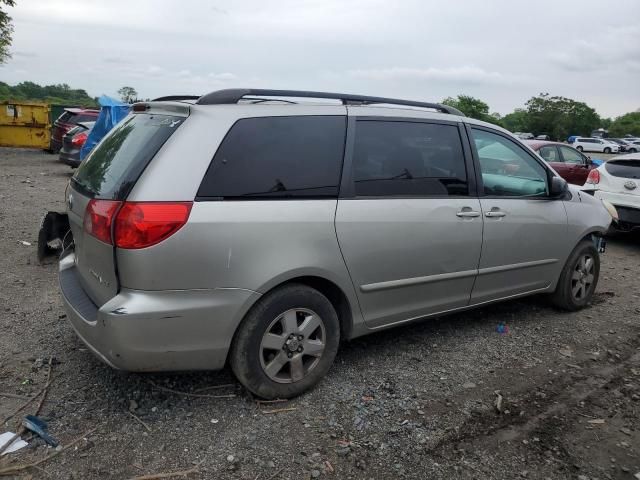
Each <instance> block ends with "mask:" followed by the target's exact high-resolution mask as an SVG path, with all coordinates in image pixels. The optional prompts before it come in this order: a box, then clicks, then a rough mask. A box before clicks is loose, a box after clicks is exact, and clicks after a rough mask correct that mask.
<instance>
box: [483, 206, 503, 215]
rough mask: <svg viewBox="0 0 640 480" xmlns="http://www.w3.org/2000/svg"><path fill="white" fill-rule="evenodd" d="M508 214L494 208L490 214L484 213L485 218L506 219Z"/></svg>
mask: <svg viewBox="0 0 640 480" xmlns="http://www.w3.org/2000/svg"><path fill="white" fill-rule="evenodd" d="M506 215H507V214H506V213H505V212H503V211H502V210H500V209H499V208H495V207H494V208H492V209H491V210H489V211H488V212H484V216H485V217H490V218H496V217H505V216H506Z"/></svg>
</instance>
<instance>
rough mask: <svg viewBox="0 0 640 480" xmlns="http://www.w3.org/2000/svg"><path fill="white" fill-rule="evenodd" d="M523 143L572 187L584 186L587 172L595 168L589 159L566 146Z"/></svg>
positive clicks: (532, 141) (549, 143)
mask: <svg viewBox="0 0 640 480" xmlns="http://www.w3.org/2000/svg"><path fill="white" fill-rule="evenodd" d="M524 143H526V144H527V145H528V146H529V147H531V148H532V149H533V150H535V151H536V152H538V154H539V155H540V156H541V157H542V158H543V159H544V160H545V161H546V162H547V163H548V164H549V165H551V166H552V167H553V169H554V170H555V171H556V172H558V173H559V174H560V176H561V177H562V178H564V179H565V180H566V181H567V182H569V183H573V184H574V185H581V186H582V185H584V183H585V182H586V181H587V176H588V175H589V172H590V171H591V170H593V169H594V168H596V165H594V164H593V162H592V161H591V158H589V157H587V156H586V155H584V154H583V153H582V152H579V151H578V150H576V149H575V148H573V147H571V146H569V145H567V144H564V143H559V142H547V141H539V140H531V141H525V142H524Z"/></svg>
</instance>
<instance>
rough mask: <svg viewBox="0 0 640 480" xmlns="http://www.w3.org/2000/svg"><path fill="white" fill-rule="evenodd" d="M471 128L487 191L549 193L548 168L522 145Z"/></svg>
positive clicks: (525, 193)
mask: <svg viewBox="0 0 640 480" xmlns="http://www.w3.org/2000/svg"><path fill="white" fill-rule="evenodd" d="M471 131H472V136H473V140H474V143H475V145H476V149H477V151H478V157H479V161H480V170H481V172H482V181H483V184H484V192H485V194H487V195H499V196H513V197H528V196H540V195H545V194H546V193H547V171H546V170H545V168H544V167H543V166H542V165H540V164H539V163H538V162H537V161H536V160H535V159H534V158H533V157H532V156H531V155H529V154H528V153H527V152H526V151H525V150H523V149H522V148H521V147H520V146H519V145H517V144H516V143H515V142H512V141H511V140H509V139H507V138H505V137H503V136H501V135H498V134H496V133H490V132H486V131H484V130H476V129H472V130H471Z"/></svg>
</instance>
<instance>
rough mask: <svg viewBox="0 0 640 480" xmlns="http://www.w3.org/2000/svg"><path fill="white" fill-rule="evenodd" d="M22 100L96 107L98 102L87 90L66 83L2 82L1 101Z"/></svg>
mask: <svg viewBox="0 0 640 480" xmlns="http://www.w3.org/2000/svg"><path fill="white" fill-rule="evenodd" d="M20 100H23V101H36V102H46V103H53V104H61V105H78V106H82V107H95V106H97V104H98V103H97V102H96V100H95V99H94V98H91V97H90V96H89V95H88V94H87V92H86V90H83V89H74V88H71V87H70V86H69V85H67V84H66V83H63V84H60V85H45V86H41V85H38V84H37V83H34V82H21V83H19V84H17V85H15V86H11V85H7V84H6V83H4V82H0V101H20Z"/></svg>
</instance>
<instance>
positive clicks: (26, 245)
mask: <svg viewBox="0 0 640 480" xmlns="http://www.w3.org/2000/svg"><path fill="white" fill-rule="evenodd" d="M18 243H20V244H22V245H24V246H25V247H30V246H31V242H27V241H25V240H19V241H18Z"/></svg>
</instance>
